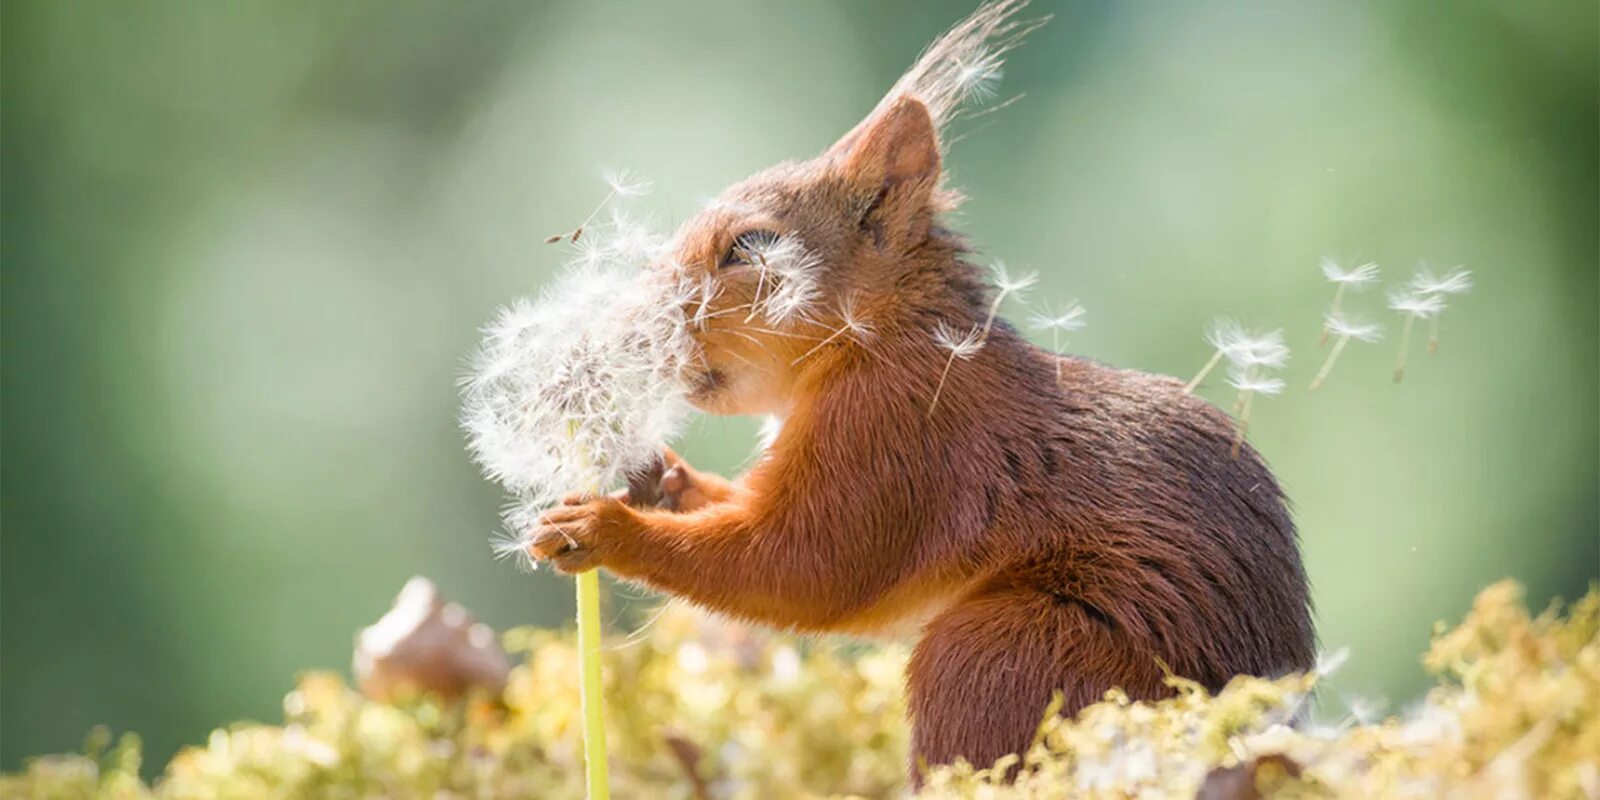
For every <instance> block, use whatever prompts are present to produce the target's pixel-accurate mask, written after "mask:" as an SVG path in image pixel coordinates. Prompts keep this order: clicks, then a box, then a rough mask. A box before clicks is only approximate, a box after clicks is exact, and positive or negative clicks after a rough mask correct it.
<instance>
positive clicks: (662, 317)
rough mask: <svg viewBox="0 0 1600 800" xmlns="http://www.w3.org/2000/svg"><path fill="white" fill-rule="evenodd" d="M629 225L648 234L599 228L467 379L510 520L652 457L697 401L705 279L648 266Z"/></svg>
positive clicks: (494, 337) (491, 473)
mask: <svg viewBox="0 0 1600 800" xmlns="http://www.w3.org/2000/svg"><path fill="white" fill-rule="evenodd" d="M602 233H606V234H610V235H609V236H606V237H604V240H603V241H602V238H603V237H602ZM619 235H621V236H627V237H639V236H640V234H638V233H635V232H631V231H624V232H622V233H621V234H618V232H617V231H616V230H614V229H613V230H609V231H604V232H598V231H597V235H596V236H595V237H594V238H595V240H596V241H595V242H594V244H593V245H592V247H593V248H594V249H592V250H587V251H583V252H580V253H579V254H578V259H577V260H576V261H575V262H574V263H573V264H572V265H569V267H568V269H567V270H566V271H565V273H564V274H563V275H562V276H561V277H560V278H559V279H558V280H557V281H556V282H555V283H554V284H553V285H552V286H551V287H550V288H548V289H546V290H545V291H544V292H543V293H542V295H541V296H540V297H539V299H538V300H537V301H533V300H526V299H524V300H518V301H516V302H513V303H512V304H510V305H509V306H507V307H506V308H505V309H503V310H502V311H501V312H500V314H499V316H498V317H497V318H496V319H495V320H494V321H493V322H492V323H490V325H489V326H488V327H487V328H485V330H484V335H483V341H482V343H481V344H480V346H479V348H478V350H477V352H476V353H475V354H474V356H473V358H472V361H471V367H470V374H469V375H468V376H467V377H466V378H465V379H464V380H463V390H462V408H461V425H462V427H463V428H464V430H465V431H466V434H467V440H468V449H469V450H470V451H471V452H472V455H473V457H474V459H475V460H476V461H477V462H478V464H479V465H480V466H481V467H482V468H483V471H484V473H485V474H486V475H487V476H488V477H490V478H491V479H493V480H495V481H497V482H499V483H501V484H502V485H504V486H505V488H506V489H507V491H508V492H510V493H511V495H512V498H513V505H512V509H511V510H510V511H508V512H507V514H506V523H507V528H508V530H510V531H513V532H515V531H520V530H526V528H527V526H528V524H530V523H531V522H532V515H534V514H536V513H537V512H538V511H539V510H541V509H542V508H544V507H545V506H547V505H548V504H549V503H550V502H552V501H553V500H555V499H556V498H558V497H560V496H561V495H564V494H566V493H569V492H574V491H592V490H595V489H597V488H598V489H606V488H610V487H612V486H615V485H617V484H619V483H620V482H621V481H622V480H623V479H624V478H625V477H626V476H627V475H628V474H629V473H631V472H634V471H636V470H639V469H642V468H644V467H646V466H648V465H649V464H650V463H652V462H653V461H654V460H655V459H656V458H657V457H658V455H659V453H660V452H661V448H662V447H663V446H664V444H665V443H666V441H667V440H668V439H669V438H671V437H672V436H673V435H674V433H675V432H676V431H677V429H678V427H679V425H680V424H681V421H682V419H683V418H684V416H685V413H686V411H687V404H686V403H685V401H684V399H683V390H682V387H681V385H680V381H679V375H680V374H681V371H682V370H683V369H684V368H685V367H686V366H687V365H689V364H690V363H692V362H693V361H694V360H695V359H696V358H697V357H698V348H697V347H696V345H695V344H694V341H693V339H692V337H691V336H690V334H689V330H688V318H687V314H686V308H689V307H690V306H691V304H690V303H688V302H687V300H688V299H689V298H690V297H692V296H693V293H694V292H696V291H698V290H699V288H700V287H699V284H698V283H695V282H690V281H686V280H684V279H682V278H681V277H678V276H679V275H681V273H679V272H677V271H671V270H644V269H641V266H642V265H643V262H642V261H641V260H639V258H638V250H639V248H638V245H637V244H636V242H626V241H625V242H623V243H621V244H619V243H618V242H617V241H616V238H617V236H619ZM502 549H503V548H502Z"/></svg>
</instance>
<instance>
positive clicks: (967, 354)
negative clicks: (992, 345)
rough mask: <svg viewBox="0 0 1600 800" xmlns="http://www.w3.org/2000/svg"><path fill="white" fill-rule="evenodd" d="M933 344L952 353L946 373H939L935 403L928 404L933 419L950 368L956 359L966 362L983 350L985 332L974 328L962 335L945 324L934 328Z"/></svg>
mask: <svg viewBox="0 0 1600 800" xmlns="http://www.w3.org/2000/svg"><path fill="white" fill-rule="evenodd" d="M933 342H934V344H937V345H938V346H939V347H941V348H943V349H945V350H948V351H950V358H949V359H947V360H946V361H945V362H944V371H943V372H941V373H939V385H938V386H935V387H934V389H933V401H932V402H931V403H929V404H928V418H929V419H932V418H933V410H934V409H936V408H938V407H939V395H940V394H941V393H942V392H944V382H945V379H946V378H948V377H950V367H951V366H952V365H954V364H955V363H956V359H958V358H959V359H961V360H962V361H965V360H967V359H969V358H972V357H973V356H975V355H977V354H978V351H979V350H982V349H983V346H984V344H986V343H987V342H986V340H985V339H984V337H983V330H982V329H980V328H978V327H977V326H973V327H972V328H971V329H970V330H968V331H967V332H966V333H961V332H959V331H957V330H956V329H955V328H952V327H950V326H949V325H946V324H945V323H943V322H940V323H939V324H937V325H935V326H934V327H933Z"/></svg>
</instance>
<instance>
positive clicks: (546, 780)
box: [0, 581, 1600, 800]
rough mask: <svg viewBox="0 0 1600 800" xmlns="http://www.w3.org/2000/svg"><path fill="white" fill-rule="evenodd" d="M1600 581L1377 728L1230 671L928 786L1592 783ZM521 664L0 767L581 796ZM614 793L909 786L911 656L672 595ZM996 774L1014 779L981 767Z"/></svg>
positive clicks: (1553, 786)
mask: <svg viewBox="0 0 1600 800" xmlns="http://www.w3.org/2000/svg"><path fill="white" fill-rule="evenodd" d="M1597 631H1600V590H1592V591H1590V593H1589V594H1588V596H1586V597H1585V598H1583V599H1582V600H1580V601H1579V602H1577V603H1576V604H1574V605H1573V606H1572V607H1571V608H1570V609H1568V610H1567V612H1566V613H1565V614H1561V613H1559V612H1558V610H1557V609H1554V608H1552V609H1551V610H1548V611H1546V612H1544V613H1542V614H1539V615H1538V616H1531V615H1530V614H1529V613H1528V612H1527V610H1526V609H1525V608H1524V606H1523V597H1522V590H1521V588H1520V587H1519V586H1517V585H1516V584H1514V583H1512V582H1509V581H1508V582H1502V583H1499V584H1495V585H1494V586H1491V587H1489V588H1488V589H1486V590H1485V591H1484V592H1483V593H1482V594H1481V595H1479V597H1478V599H1477V601H1476V603H1475V604H1474V606H1473V608H1472V611H1471V612H1470V613H1469V614H1468V615H1467V617H1466V619H1465V620H1464V621H1463V622H1462V623H1461V624H1460V625H1458V626H1456V627H1455V628H1453V629H1444V628H1442V627H1441V629H1440V630H1438V631H1437V632H1436V635H1435V637H1434V640H1433V645H1432V647H1431V649H1430V650H1429V652H1428V653H1427V654H1426V656H1425V657H1424V664H1425V666H1426V667H1427V668H1428V670H1429V671H1430V672H1432V673H1433V674H1434V675H1436V676H1437V678H1438V684H1437V686H1436V687H1435V688H1434V689H1433V690H1431V691H1430V692H1429V693H1428V694H1427V696H1426V697H1425V698H1423V699H1422V700H1421V701H1420V702H1418V703H1417V704H1416V705H1415V706H1414V707H1413V708H1412V709H1410V710H1409V711H1407V712H1405V713H1403V714H1400V715H1398V716H1396V717H1391V718H1388V719H1384V720H1381V721H1377V722H1373V723H1371V724H1354V723H1347V724H1339V725H1318V724H1316V723H1312V722H1309V721H1307V719H1306V717H1307V715H1306V714H1305V713H1304V707H1305V705H1306V704H1307V703H1308V702H1309V699H1310V697H1311V695H1312V692H1313V689H1314V684H1315V682H1316V676H1315V675H1304V676H1302V675H1295V676H1289V677H1285V678H1281V679H1278V680H1263V679H1258V678H1239V679H1236V680H1235V681H1233V682H1232V683H1230V684H1229V685H1228V686H1227V687H1226V688H1224V689H1223V690H1222V691H1221V692H1218V693H1217V694H1215V695H1211V694H1209V693H1207V692H1206V691H1204V690H1203V689H1202V688H1200V687H1199V686H1197V685H1195V684H1193V683H1190V682H1187V681H1184V680H1182V679H1179V678H1173V679H1171V685H1172V686H1173V688H1174V689H1175V694H1174V696H1173V697H1172V698H1170V699H1167V700H1163V701H1160V702H1154V703H1136V702H1131V701H1129V700H1128V699H1127V698H1126V697H1124V696H1122V695H1120V694H1119V693H1116V692H1113V693H1111V694H1110V695H1108V696H1107V698H1106V699H1105V700H1104V701H1103V702H1100V703H1098V704H1096V705H1093V706H1090V707H1089V708H1087V709H1084V710H1083V711H1082V712H1081V713H1080V714H1078V715H1077V716H1076V717H1075V718H1073V719H1063V718H1061V717H1059V716H1057V715H1053V714H1052V715H1049V716H1048V719H1047V721H1046V722H1045V723H1044V724H1043V725H1042V726H1041V727H1040V732H1039V736H1038V737H1037V741H1036V744H1035V746H1034V747H1033V748H1032V749H1031V750H1030V751H1029V752H1028V753H1027V754H1025V755H1023V756H1021V757H1011V758H1009V759H1006V760H1005V761H1003V762H1002V763H1001V764H999V765H997V766H991V767H990V768H988V769H975V768H973V767H970V766H967V765H956V766H952V767H944V768H940V769H937V770H934V771H932V772H931V773H930V774H929V775H928V777H927V785H926V787H925V789H924V791H923V795H924V796H925V797H929V798H968V797H982V798H994V799H995V800H1008V799H1010V798H1018V799H1021V798H1066V797H1074V798H1077V797H1119V798H1120V797H1193V796H1195V794H1196V793H1197V792H1202V790H1203V792H1202V794H1203V796H1208V797H1250V796H1256V794H1255V793H1259V794H1260V795H1262V796H1267V797H1288V798H1342V797H1352V798H1356V797H1359V798H1363V800H1365V799H1366V798H1376V797H1428V798H1432V797H1441V796H1464V797H1528V798H1543V797H1555V798H1564V797H1586V796H1587V797H1596V796H1600V763H1597V756H1596V754H1600V638H1597ZM506 640H507V642H506V644H507V648H508V650H511V651H512V652H514V653H519V654H521V656H522V659H523V661H522V663H521V665H520V666H518V667H517V668H516V669H515V670H514V671H513V673H512V675H511V679H510V682H509V684H508V685H507V687H506V690H505V692H504V694H503V695H502V696H500V697H488V696H482V695H480V696H478V697H476V698H473V699H471V700H468V701H465V702H461V703H455V704H444V703H442V702H439V701H435V700H430V699H428V698H426V697H422V698H411V699H407V700H403V701H400V702H397V703H395V704H389V703H379V702H374V701H370V700H367V699H364V698H363V697H362V696H361V695H360V694H359V693H357V692H356V691H354V690H352V689H351V688H349V687H348V686H347V685H346V683H345V682H344V680H343V679H342V678H340V677H338V676H336V675H333V674H330V673H322V672H318V673H310V674H307V675H305V676H304V677H302V678H301V680H300V681H299V684H298V687H297V688H296V689H295V690H294V691H293V692H292V693H290V694H289V696H288V697H287V698H286V699H285V701H284V721H283V722H282V723H281V724H276V725H261V724H239V725H234V726H231V727H229V728H227V729H224V730H218V731H216V732H214V733H213V734H212V735H211V737H210V739H209V740H208V741H207V742H206V743H205V744H204V745H202V746H198V747H193V748H190V749H187V750H185V751H183V752H182V753H180V754H179V755H178V756H177V757H176V758H174V759H173V761H172V762H171V763H170V764H169V765H167V767H166V770H165V771H164V772H163V774H162V775H161V777H160V778H159V779H158V780H157V781H156V782H155V783H154V784H153V785H150V786H147V785H146V784H145V783H143V782H141V781H140V779H139V777H138V775H139V767H140V757H139V744H138V740H137V738H135V737H133V736H131V735H128V736H124V737H123V738H122V739H121V741H120V743H119V744H117V746H115V747H108V743H109V736H108V735H106V734H104V733H101V732H97V733H95V734H94V735H92V736H91V740H90V742H89V744H88V745H87V746H86V747H85V751H84V753H83V754H81V755H61V756H45V757H41V758H36V759H33V760H31V761H30V762H29V763H28V765H27V767H26V769H25V770H24V771H23V772H22V773H20V774H17V775H12V776H7V777H4V778H0V796H4V797H7V798H10V797H27V798H51V799H54V798H61V799H62V800H67V799H69V798H118V799H121V798H158V799H159V800H188V799H189V798H195V799H197V800H198V799H199V798H257V797H282V798H301V797H305V798H313V797H316V798H321V797H337V798H378V797H387V798H412V797H415V798H430V799H432V800H441V799H442V798H479V797H539V798H579V797H582V795H583V790H582V777H581V776H582V771H581V769H580V765H579V764H578V763H577V759H578V758H579V729H578V721H579V710H578V699H577V683H576V679H577V670H576V669H575V668H574V664H575V660H576V653H575V650H574V648H573V644H572V642H571V638H570V635H569V634H567V633H558V632H552V631H541V630H518V631H513V632H511V633H510V634H508V635H507V636H506ZM606 660H607V675H606V680H607V686H606V689H607V693H608V695H609V698H608V700H609V706H608V708H609V712H610V719H609V728H608V737H609V741H610V745H611V752H612V773H613V789H614V794H615V795H616V796H617V797H619V798H622V797H650V798H658V797H659V798H699V797H716V798H784V797H812V796H819V795H827V794H842V795H856V796H862V797H885V796H893V795H896V794H899V793H901V792H903V791H904V788H905V787H904V775H905V765H906V763H907V761H906V755H905V753H906V727H905V722H904V711H905V706H904V700H903V697H902V694H901V686H900V683H901V675H902V670H903V667H904V662H905V652H904V651H903V650H901V649H898V648H887V649H865V648H861V649H858V648H852V647H847V646H840V645H837V644H834V643H826V642H823V643H808V642H804V641H800V640H796V639H794V638H791V637H787V636H781V635H774V634H768V633H764V632H760V631H757V630H753V629H749V628H745V627H742V626H735V625H727V624H723V623H719V622H715V621H712V620H709V619H707V618H705V617H702V616H699V615H698V614H695V613H693V612H691V611H688V610H686V609H684V608H682V607H679V606H669V607H668V608H667V609H666V610H665V611H664V612H663V613H662V614H661V615H660V616H659V617H658V618H657V619H656V620H655V621H654V622H653V623H651V624H650V625H649V626H648V627H646V628H645V629H644V630H643V632H642V633H639V634H636V635H634V636H632V637H627V638H624V637H620V636H619V637H618V638H617V639H616V640H615V641H614V642H612V644H611V645H610V648H609V649H608V652H607V654H606ZM1001 773H1008V774H1011V775H1013V776H1014V777H1015V781H1014V782H1013V783H1010V784H1005V783H1001V782H998V781H996V780H995V776H996V775H998V774H1001Z"/></svg>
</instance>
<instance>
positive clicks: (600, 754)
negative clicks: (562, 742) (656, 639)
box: [567, 422, 611, 800]
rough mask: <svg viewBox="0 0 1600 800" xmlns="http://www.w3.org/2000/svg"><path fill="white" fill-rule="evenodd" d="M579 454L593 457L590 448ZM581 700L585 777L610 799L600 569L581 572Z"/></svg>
mask: <svg viewBox="0 0 1600 800" xmlns="http://www.w3.org/2000/svg"><path fill="white" fill-rule="evenodd" d="M567 434H568V435H569V436H573V437H576V436H577V424H576V423H574V422H569V423H567ZM578 452H579V457H580V458H581V459H582V460H583V461H585V462H587V461H589V460H590V458H589V453H588V448H586V447H585V448H580V449H579V451H578ZM588 489H589V493H590V494H592V495H598V494H600V493H601V491H603V489H604V487H602V486H600V484H599V481H594V482H593V484H592V485H590V486H589V487H588ZM575 583H576V584H577V593H578V594H577V600H578V670H579V682H578V701H579V704H580V705H581V706H582V709H583V781H584V788H585V789H586V791H587V795H588V800H610V797H611V777H610V773H609V770H608V768H607V764H606V705H605V702H606V701H605V694H604V688H605V682H604V680H603V678H602V676H601V674H600V652H601V651H600V634H601V629H600V571H599V570H597V569H591V570H588V571H586V572H581V573H579V574H578V576H577V579H576V581H575Z"/></svg>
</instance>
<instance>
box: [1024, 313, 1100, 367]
mask: <svg viewBox="0 0 1600 800" xmlns="http://www.w3.org/2000/svg"><path fill="white" fill-rule="evenodd" d="M1087 313H1088V310H1087V309H1085V308H1084V307H1083V306H1082V305H1080V304H1079V303H1078V301H1076V300H1073V301H1072V302H1070V303H1067V307H1066V308H1065V309H1063V310H1062V311H1061V313H1059V314H1058V313H1053V312H1051V311H1050V309H1048V308H1045V309H1044V310H1043V311H1040V312H1039V313H1037V314H1034V315H1033V316H1032V317H1031V318H1030V319H1029V322H1030V323H1032V325H1033V327H1034V328H1036V329H1038V330H1047V331H1049V332H1050V349H1051V350H1053V351H1054V352H1055V354H1056V382H1057V383H1060V382H1061V334H1063V333H1072V332H1074V331H1081V330H1083V327H1084V326H1085V325H1087V324H1088V322H1087V321H1086V320H1085V319H1084V318H1083V317H1084V315H1085V314H1087Z"/></svg>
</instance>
